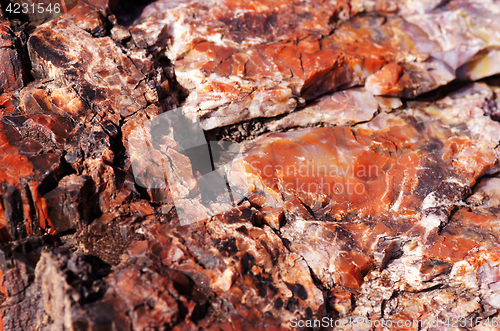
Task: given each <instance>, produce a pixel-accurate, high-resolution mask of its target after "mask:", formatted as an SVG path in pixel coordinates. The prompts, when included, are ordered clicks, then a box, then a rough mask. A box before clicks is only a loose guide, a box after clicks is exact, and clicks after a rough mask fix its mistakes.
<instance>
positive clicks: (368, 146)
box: [228, 116, 496, 287]
mask: <svg viewBox="0 0 500 331" xmlns="http://www.w3.org/2000/svg"><path fill="white" fill-rule="evenodd" d="M386 117H387V119H385V120H384V116H379V117H378V118H377V121H374V122H373V123H372V125H371V127H370V126H367V127H360V128H356V129H350V128H345V127H344V128H342V127H334V128H330V127H325V128H311V129H302V130H297V131H292V132H287V133H279V134H270V135H268V136H266V137H264V138H261V139H259V140H257V141H256V142H255V143H253V144H251V147H250V148H249V149H248V151H247V152H245V153H244V154H243V156H242V158H241V159H239V160H237V161H235V163H234V164H233V165H232V167H231V169H230V170H229V175H228V178H229V181H230V183H231V185H232V189H233V192H234V191H235V192H238V193H240V194H241V195H243V196H248V197H249V200H250V201H252V202H253V203H254V204H256V205H259V206H260V207H265V208H275V209H278V210H280V209H283V210H284V211H285V214H286V215H287V220H288V222H287V225H285V226H284V227H283V228H282V229H281V231H282V234H283V236H284V237H285V238H287V239H288V240H290V242H291V246H290V247H291V249H292V251H294V252H300V254H301V255H302V256H305V259H306V261H308V263H309V265H310V267H311V268H312V270H313V271H314V272H315V274H316V276H317V277H318V278H319V279H320V280H322V281H323V282H324V284H325V285H326V286H332V285H333V284H341V285H344V286H347V287H359V286H361V284H362V282H363V277H364V275H365V274H366V272H367V271H368V270H370V268H372V267H373V265H374V264H375V265H376V264H379V266H380V265H383V264H384V263H385V262H386V261H384V259H386V258H388V257H390V256H391V254H393V252H392V251H391V250H392V249H394V247H393V244H391V243H390V241H389V242H384V241H381V239H380V238H381V236H383V237H397V236H402V235H404V236H409V237H414V236H418V237H421V239H422V240H423V241H422V243H424V242H425V240H426V238H427V236H428V235H429V234H430V233H433V234H434V235H437V230H438V228H439V225H440V222H441V221H440V219H442V215H441V214H440V213H442V212H444V213H445V214H446V213H447V212H449V211H450V210H451V209H450V208H452V207H451V205H446V204H442V203H441V206H440V204H439V203H438V204H435V203H436V201H437V200H441V201H442V200H446V201H449V202H451V201H454V200H456V199H461V197H462V194H463V193H464V190H463V187H467V186H469V187H470V186H471V185H473V184H474V183H475V180H476V178H477V177H478V176H480V174H481V173H483V172H484V171H485V170H486V169H488V168H489V167H491V166H492V165H494V164H495V162H496V155H495V153H494V152H493V151H492V150H490V151H488V150H484V151H479V150H478V148H479V146H478V145H477V144H476V143H475V142H474V141H473V140H471V139H470V138H469V137H466V136H463V135H457V134H454V133H453V132H452V131H451V130H450V129H449V128H447V127H446V126H445V125H443V124H442V123H439V122H421V123H419V125H418V127H416V126H414V124H413V123H414V122H415V121H416V119H415V118H414V117H411V116H406V117H405V116H401V117H399V118H394V117H392V116H386ZM378 121H380V122H378ZM384 121H385V123H384ZM377 125H380V126H378V127H377ZM467 163H473V164H474V169H473V170H472V169H470V168H469V167H468V166H467ZM259 196H260V197H261V198H258V197H259ZM430 207H433V208H437V207H439V208H441V209H442V211H441V212H438V213H436V216H429V211H428V208H430ZM431 214H432V213H431ZM346 220H349V221H346ZM325 222H326V223H325ZM330 222H331V223H330ZM436 222H437V223H436ZM454 238H456V239H455V240H459V241H460V239H458V237H454ZM439 240H441V241H444V242H445V243H444V244H442V246H439V245H441V241H438V243H437V244H436V245H438V247H439V248H435V249H436V250H437V251H439V250H447V251H446V252H443V253H442V254H444V255H446V254H447V253H450V254H451V251H453V249H454V248H453V247H455V249H459V250H460V252H463V251H465V252H467V249H466V247H469V246H467V244H468V243H466V242H465V241H463V240H462V241H463V242H462V241H460V242H456V243H452V244H449V245H448V244H446V242H447V241H446V240H447V239H446V235H443V236H440V237H439ZM464 240H465V239H464ZM466 240H471V238H470V237H467V239H466ZM453 245H454V246H453ZM450 246H453V247H450ZM379 250H381V251H380V252H379ZM318 251H322V252H324V256H326V258H325V259H324V260H322V259H318V258H317V257H315V254H316V253H317V252H318ZM373 254H375V255H377V254H381V257H380V259H379V260H377V259H378V258H375V260H372V258H370V256H373ZM457 254H460V253H457ZM465 254H467V253H465ZM452 256H453V254H451V255H450V258H453V257H452ZM463 257H464V256H457V258H458V259H462V258H463ZM331 263H334V265H332V264H331ZM323 270H328V272H325V271H323Z"/></svg>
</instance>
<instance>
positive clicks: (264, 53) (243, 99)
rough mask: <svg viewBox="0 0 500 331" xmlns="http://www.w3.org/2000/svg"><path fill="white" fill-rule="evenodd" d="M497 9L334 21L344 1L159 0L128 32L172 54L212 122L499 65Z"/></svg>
mask: <svg viewBox="0 0 500 331" xmlns="http://www.w3.org/2000/svg"><path fill="white" fill-rule="evenodd" d="M353 2H354V1H353ZM356 7H359V8H358V9H355V10H352V11H353V12H354V13H355V12H357V11H358V10H359V11H363V10H368V11H372V10H376V8H364V7H363V6H361V7H360V6H359V4H356V3H354V4H353V8H356ZM405 7H411V4H409V3H403V4H402V8H405ZM319 8H321V10H318V9H319ZM430 8H432V7H430ZM498 10H499V7H498V4H496V3H494V2H491V3H488V4H486V3H482V2H473V3H472V4H469V3H468V2H464V1H452V2H450V3H449V4H446V5H445V6H440V7H439V8H438V9H435V11H431V12H430V13H420V12H421V11H416V12H415V13H414V15H408V16H406V17H405V19H402V18H401V17H396V16H393V15H380V14H369V15H363V16H355V17H353V18H352V19H350V20H347V21H340V20H337V19H336V18H343V19H346V18H349V15H350V14H351V10H349V4H348V3H344V2H329V1H325V2H322V1H314V0H311V1H307V2H306V3H303V2H301V3H300V5H297V4H295V3H294V2H293V1H267V0H266V1H258V2H245V1H236V2H235V1H223V2H221V1H214V2H213V3H212V2H209V3H206V2H201V1H192V2H188V3H184V2H180V3H178V2H172V1H158V2H155V3H154V4H152V5H151V8H148V9H146V10H145V11H144V13H143V16H142V17H141V19H140V24H138V25H136V26H134V27H133V28H132V29H131V30H132V36H133V38H134V40H137V41H140V42H141V43H144V44H145V45H144V46H146V45H147V46H149V47H154V48H156V49H157V51H158V52H165V54H166V55H167V56H168V57H169V59H170V60H171V61H173V62H174V64H175V71H176V75H177V77H178V80H179V82H180V84H181V85H182V86H183V87H185V88H186V89H188V90H189V91H190V95H189V97H188V98H187V100H186V104H185V106H186V107H187V109H186V111H187V112H191V113H196V114H197V115H198V116H200V117H201V119H202V125H203V126H204V128H205V129H213V128H215V127H218V126H223V125H229V124H234V123H237V122H239V121H242V120H247V119H252V118H256V117H273V116H276V115H280V114H283V113H289V112H291V111H293V110H294V109H295V108H296V107H297V106H300V105H301V104H302V103H303V102H304V100H311V99H314V98H316V97H318V96H320V95H322V94H325V93H328V92H330V91H334V90H338V89H345V88H349V87H352V86H355V85H364V84H365V83H366V87H367V90H368V91H370V92H371V93H373V94H375V95H392V96H405V97H414V96H416V95H419V94H421V93H424V92H427V91H430V90H433V89H435V88H437V87H439V86H441V85H444V84H446V83H448V82H449V81H451V80H452V79H454V78H455V77H456V76H457V75H458V77H460V78H472V79H478V78H482V77H486V76H489V75H492V74H495V73H498V68H497V66H496V65H494V64H493V63H492V65H488V63H490V62H494V61H495V60H494V59H495V56H496V47H497V46H498V45H497V39H498V38H497V34H498V32H497V31H498V29H496V28H494V27H493V26H494V25H495V20H494V18H493V17H494V14H492V13H494V12H496V11H498ZM384 11H385V12H391V10H384ZM392 11H393V10H392ZM408 12H411V11H408ZM193 13H196V14H193ZM440 27H441V30H440ZM444 27H446V28H444ZM486 30H489V31H492V32H491V33H487V32H486ZM450 34H451V36H450Z"/></svg>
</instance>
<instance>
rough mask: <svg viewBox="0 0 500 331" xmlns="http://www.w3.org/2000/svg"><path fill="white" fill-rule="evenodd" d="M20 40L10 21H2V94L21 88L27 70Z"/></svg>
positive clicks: (0, 27)
mask: <svg viewBox="0 0 500 331" xmlns="http://www.w3.org/2000/svg"><path fill="white" fill-rule="evenodd" d="M18 47H19V45H18V40H17V37H16V36H15V34H14V33H13V32H12V31H11V29H10V24H9V22H8V21H5V20H2V19H0V94H2V93H5V92H10V91H14V90H17V89H18V88H21V87H22V86H23V85H24V80H25V76H26V73H25V70H24V67H23V65H22V63H21V57H20V55H19V51H18Z"/></svg>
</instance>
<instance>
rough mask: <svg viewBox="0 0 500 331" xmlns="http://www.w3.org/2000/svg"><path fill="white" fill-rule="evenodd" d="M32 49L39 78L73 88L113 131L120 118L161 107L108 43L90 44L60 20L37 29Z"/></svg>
mask: <svg viewBox="0 0 500 331" xmlns="http://www.w3.org/2000/svg"><path fill="white" fill-rule="evenodd" d="M28 48H29V52H30V58H31V61H32V63H33V69H34V71H35V73H36V74H37V75H38V76H39V77H43V78H50V79H56V80H60V81H62V82H64V83H65V84H66V85H67V86H69V87H72V88H74V89H75V91H76V92H77V93H78V94H79V95H80V96H81V97H82V98H83V99H84V100H85V101H87V102H88V103H89V104H90V105H91V106H92V107H96V111H97V113H98V114H99V115H101V116H102V117H104V116H107V117H108V118H111V122H112V123H113V124H115V125H118V124H119V122H120V116H122V117H127V116H130V115H132V114H134V113H135V112H137V111H139V110H141V109H145V108H146V107H147V106H148V104H150V103H154V102H157V101H158V100H157V96H156V92H155V91H154V90H153V89H151V88H150V87H149V86H148V85H147V84H146V80H145V76H144V75H143V74H142V73H141V71H140V70H138V69H137V68H136V66H135V65H134V63H133V62H132V61H131V60H130V59H129V58H128V57H127V56H126V55H125V54H124V53H123V52H122V50H121V49H120V48H118V46H116V45H115V43H114V42H113V40H112V39H110V38H108V37H104V38H92V36H91V35H90V34H88V33H87V32H85V31H83V30H81V29H79V28H78V27H76V26H75V25H74V24H73V23H70V22H68V21H65V20H62V19H59V20H54V21H52V22H50V23H49V24H47V25H44V26H41V27H39V28H38V29H37V30H36V31H35V32H34V33H33V34H32V35H31V36H30V39H29V41H28ZM105 114H106V115H105Z"/></svg>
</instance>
